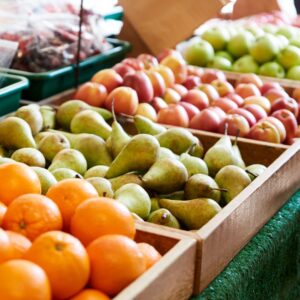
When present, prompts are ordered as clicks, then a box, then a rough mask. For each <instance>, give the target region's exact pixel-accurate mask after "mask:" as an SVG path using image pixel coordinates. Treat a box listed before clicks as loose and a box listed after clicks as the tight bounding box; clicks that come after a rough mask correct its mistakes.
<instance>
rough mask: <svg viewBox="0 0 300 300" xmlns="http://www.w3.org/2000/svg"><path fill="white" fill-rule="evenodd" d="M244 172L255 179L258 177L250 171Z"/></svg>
mask: <svg viewBox="0 0 300 300" xmlns="http://www.w3.org/2000/svg"><path fill="white" fill-rule="evenodd" d="M245 171H246V173H248V174H250V175H252V176H253V177H255V178H256V177H258V175H257V174H255V173H253V172H251V171H249V170H245Z"/></svg>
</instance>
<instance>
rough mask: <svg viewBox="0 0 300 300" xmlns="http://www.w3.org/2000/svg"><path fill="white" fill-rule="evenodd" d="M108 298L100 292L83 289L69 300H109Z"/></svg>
mask: <svg viewBox="0 0 300 300" xmlns="http://www.w3.org/2000/svg"><path fill="white" fill-rule="evenodd" d="M109 299H110V298H109V297H108V296H106V295H105V294H103V293H102V292H100V291H97V290H93V289H84V290H82V291H81V292H80V293H78V294H77V295H75V296H74V297H72V298H70V300H109Z"/></svg>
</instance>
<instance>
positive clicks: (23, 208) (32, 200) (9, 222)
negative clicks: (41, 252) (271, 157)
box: [3, 194, 62, 241]
mask: <svg viewBox="0 0 300 300" xmlns="http://www.w3.org/2000/svg"><path fill="white" fill-rule="evenodd" d="M3 228H4V229H7V230H11V231H15V232H18V233H20V234H23V235H25V236H26V237H27V238H28V239H30V240H31V241H33V240H34V239H35V238H36V237H38V236H39V235H40V234H42V233H44V232H47V231H50V230H60V229H61V228H62V217H61V213H60V211H59V209H58V207H57V205H56V204H55V203H54V202H53V201H52V200H51V199H49V198H47V197H45V196H43V195H36V194H26V195H23V196H20V197H18V198H17V199H15V200H14V201H13V202H12V203H11V204H10V205H9V207H8V208H7V212H6V214H5V216H4V219H3Z"/></svg>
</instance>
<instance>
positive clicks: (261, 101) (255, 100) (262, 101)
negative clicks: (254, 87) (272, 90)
mask: <svg viewBox="0 0 300 300" xmlns="http://www.w3.org/2000/svg"><path fill="white" fill-rule="evenodd" d="M247 104H257V105H260V106H261V107H262V108H263V109H264V110H265V111H266V113H267V114H269V113H270V111H271V103H270V101H269V100H268V98H266V97H264V96H250V97H247V98H246V99H245V101H244V105H247Z"/></svg>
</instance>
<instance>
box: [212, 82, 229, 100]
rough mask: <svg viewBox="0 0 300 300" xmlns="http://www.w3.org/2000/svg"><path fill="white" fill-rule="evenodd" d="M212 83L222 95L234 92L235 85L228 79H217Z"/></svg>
mask: <svg viewBox="0 0 300 300" xmlns="http://www.w3.org/2000/svg"><path fill="white" fill-rule="evenodd" d="M211 85H212V86H213V87H214V88H215V89H216V90H217V92H218V93H219V95H220V96H221V97H223V96H226V95H227V94H229V93H233V92H234V88H233V86H232V85H231V84H230V83H229V82H228V81H226V80H220V79H216V80H214V81H213V82H212V83H211Z"/></svg>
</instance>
